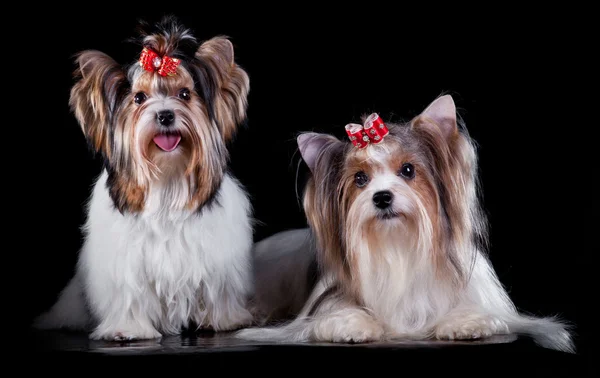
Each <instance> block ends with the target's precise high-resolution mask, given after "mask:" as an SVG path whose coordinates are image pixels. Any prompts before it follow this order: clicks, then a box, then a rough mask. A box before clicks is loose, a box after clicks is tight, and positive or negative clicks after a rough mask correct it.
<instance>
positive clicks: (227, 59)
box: [70, 18, 249, 211]
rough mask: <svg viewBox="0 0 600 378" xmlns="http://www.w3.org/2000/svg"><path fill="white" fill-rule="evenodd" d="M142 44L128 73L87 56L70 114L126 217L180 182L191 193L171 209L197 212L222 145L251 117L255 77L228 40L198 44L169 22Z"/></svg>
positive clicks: (218, 165)
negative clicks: (157, 190)
mask: <svg viewBox="0 0 600 378" xmlns="http://www.w3.org/2000/svg"><path fill="white" fill-rule="evenodd" d="M139 42H140V56H139V57H138V59H136V62H135V63H134V64H132V65H131V66H130V67H128V68H122V67H121V66H120V65H118V64H117V63H116V62H115V61H114V60H113V59H112V58H110V57H109V56H107V55H106V54H104V53H102V52H99V51H84V52H82V53H81V54H80V55H79V56H78V59H77V63H78V67H77V71H76V75H77V79H78V81H77V82H76V84H75V85H74V87H73V89H72V92H71V100H70V103H71V107H72V109H73V111H74V113H75V116H76V117H77V119H78V121H79V122H80V124H81V126H82V129H83V132H84V134H85V135H86V137H87V139H88V141H89V143H90V144H91V146H92V147H93V148H94V149H95V150H96V151H98V152H100V153H101V154H102V156H103V157H104V159H105V162H106V168H107V170H108V172H109V186H110V192H111V196H112V198H113V200H114V202H115V205H116V206H117V208H118V209H119V210H120V211H140V210H142V209H143V208H144V205H145V202H146V200H147V198H146V197H147V194H148V189H149V187H150V186H151V185H169V183H172V182H175V181H179V182H180V181H182V180H184V181H185V182H186V184H187V186H188V190H187V191H186V194H185V196H184V195H183V194H181V196H182V197H185V198H179V199H177V201H174V203H178V204H180V205H181V206H185V207H187V208H198V207H200V206H202V205H204V204H206V203H208V202H209V201H210V200H211V199H212V197H213V196H214V194H215V192H216V190H217V189H218V187H219V185H220V183H221V180H222V177H223V174H224V171H225V167H226V164H227V160H228V152H227V148H226V144H227V142H228V141H230V139H231V138H232V137H233V136H234V134H235V131H236V129H237V127H238V125H239V124H240V123H241V122H242V121H243V120H244V118H245V115H246V113H245V112H246V106H247V102H246V101H247V94H248V91H249V78H248V76H247V74H246V72H245V71H244V70H242V69H241V68H240V67H239V66H237V65H236V63H235V62H234V52H233V46H232V44H231V43H230V42H229V40H227V39H225V38H221V37H215V38H213V39H210V40H208V41H206V42H204V43H201V44H200V43H198V42H196V39H195V38H194V37H193V36H192V35H191V34H190V32H189V30H188V29H185V28H183V27H182V26H181V25H178V24H177V23H176V22H175V21H174V20H172V19H168V18H167V19H165V20H164V21H163V22H162V23H160V24H158V25H156V27H155V28H154V29H153V30H151V31H143V32H142V34H141V36H140V39H139ZM179 193H183V192H182V191H179Z"/></svg>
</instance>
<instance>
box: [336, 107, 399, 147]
mask: <svg viewBox="0 0 600 378" xmlns="http://www.w3.org/2000/svg"><path fill="white" fill-rule="evenodd" d="M346 134H348V138H349V139H350V140H351V141H352V144H354V145H355V146H356V147H358V148H365V147H367V146H368V145H369V143H373V144H377V143H380V142H381V141H382V140H383V138H385V136H386V135H388V134H389V130H388V128H387V126H386V125H385V123H383V120H382V119H381V117H379V115H378V114H377V113H373V114H371V115H370V116H369V117H368V118H367V120H366V121H365V125H364V126H363V125H357V124H356V123H349V124H347V125H346Z"/></svg>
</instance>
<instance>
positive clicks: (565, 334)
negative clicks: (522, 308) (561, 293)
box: [507, 314, 575, 353]
mask: <svg viewBox="0 0 600 378" xmlns="http://www.w3.org/2000/svg"><path fill="white" fill-rule="evenodd" d="M507 323H508V327H509V329H510V331H511V332H512V333H514V334H521V335H525V336H528V337H531V338H532V339H533V341H534V342H535V343H536V344H537V345H539V346H541V347H543V348H548V349H553V350H558V351H561V352H567V353H575V345H574V342H573V336H572V335H573V333H572V329H573V326H572V325H571V324H569V323H567V322H564V321H562V320H560V319H559V318H557V317H541V318H538V317H534V316H528V315H522V314H516V315H513V316H511V317H510V318H509V319H508V320H507Z"/></svg>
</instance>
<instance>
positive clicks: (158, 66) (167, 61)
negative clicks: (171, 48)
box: [140, 47, 181, 76]
mask: <svg viewBox="0 0 600 378" xmlns="http://www.w3.org/2000/svg"><path fill="white" fill-rule="evenodd" d="M180 63H181V61H180V60H179V59H177V58H171V57H170V56H167V55H165V56H163V57H162V58H161V57H160V56H159V55H158V54H157V53H156V52H154V51H152V50H150V49H149V48H147V47H144V49H143V50H142V53H141V55H140V65H141V66H142V67H143V68H144V69H145V70H146V71H150V72H154V71H156V72H158V74H159V75H160V76H173V75H176V72H177V66H179V64H180Z"/></svg>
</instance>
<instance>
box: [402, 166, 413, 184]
mask: <svg viewBox="0 0 600 378" xmlns="http://www.w3.org/2000/svg"><path fill="white" fill-rule="evenodd" d="M400 175H401V176H402V177H404V178H406V179H409V180H411V179H413V178H415V167H414V166H413V165H412V164H410V163H404V164H402V168H400Z"/></svg>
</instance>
